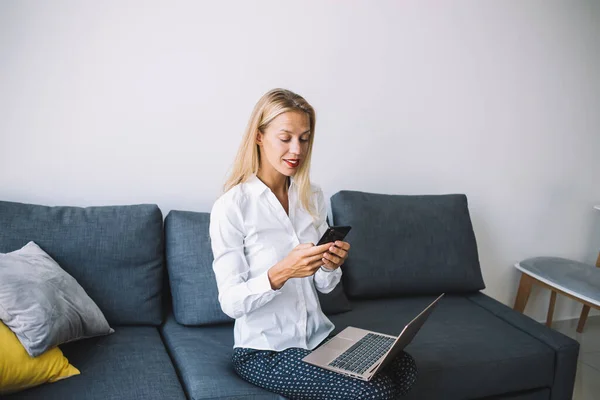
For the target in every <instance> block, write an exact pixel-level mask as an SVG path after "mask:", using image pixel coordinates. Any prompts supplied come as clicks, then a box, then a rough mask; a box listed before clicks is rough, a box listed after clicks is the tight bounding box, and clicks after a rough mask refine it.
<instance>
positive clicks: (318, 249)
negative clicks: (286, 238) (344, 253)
mask: <svg viewBox="0 0 600 400" xmlns="http://www.w3.org/2000/svg"><path fill="white" fill-rule="evenodd" d="M332 244H333V243H332V242H329V243H325V244H322V245H320V246H313V247H312V248H311V249H310V250H307V252H306V255H307V256H314V255H316V254H321V253H325V252H326V251H327V249H329V248H330V247H331V245H332Z"/></svg>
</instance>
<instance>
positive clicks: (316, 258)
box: [306, 253, 325, 265]
mask: <svg viewBox="0 0 600 400" xmlns="http://www.w3.org/2000/svg"><path fill="white" fill-rule="evenodd" d="M323 254H325V253H323ZM323 254H317V255H314V256H310V257H307V258H306V261H307V263H308V264H309V265H310V264H312V263H314V262H315V261H319V260H321V259H323Z"/></svg>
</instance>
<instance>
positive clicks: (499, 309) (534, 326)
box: [467, 292, 579, 400]
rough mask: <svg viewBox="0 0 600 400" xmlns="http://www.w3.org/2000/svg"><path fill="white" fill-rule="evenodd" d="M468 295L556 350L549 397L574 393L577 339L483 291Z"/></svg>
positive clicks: (557, 399) (567, 396)
mask: <svg viewBox="0 0 600 400" xmlns="http://www.w3.org/2000/svg"><path fill="white" fill-rule="evenodd" d="M467 298H468V299H469V300H470V301H472V302H473V303H475V304H477V305H479V306H480V307H482V308H484V309H486V310H487V311H489V312H491V313H492V314H494V315H496V316H497V317H498V318H500V319H502V320H504V321H506V322H507V323H508V324H510V325H512V326H514V327H515V328H517V329H520V330H521V331H523V332H525V333H527V334H528V335H530V336H532V337H534V338H536V339H537V340H539V341H540V342H542V343H545V344H546V345H547V346H548V347H550V348H551V349H553V350H554V351H555V365H554V384H553V385H552V388H551V396H550V399H551V400H563V399H570V398H571V397H572V396H573V389H574V386H575V375H576V373H577V358H578V356H579V342H577V341H576V340H574V339H571V338H570V337H568V336H566V335H563V334H562V333H560V332H557V331H555V330H552V329H550V328H548V327H547V326H545V325H542V324H540V323H539V322H537V321H534V320H533V319H531V318H529V317H528V316H526V315H523V314H521V313H519V312H517V311H514V310H513V309H511V308H510V307H507V306H506V305H504V304H502V303H500V302H499V301H497V300H494V299H492V298H491V297H489V296H487V295H485V294H483V293H480V292H479V293H476V294H473V295H469V296H467Z"/></svg>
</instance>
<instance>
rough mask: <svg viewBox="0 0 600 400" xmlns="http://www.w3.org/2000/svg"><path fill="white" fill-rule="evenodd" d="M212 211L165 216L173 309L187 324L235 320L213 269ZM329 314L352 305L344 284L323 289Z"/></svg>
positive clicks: (184, 212) (176, 315) (181, 320)
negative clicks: (225, 308)
mask: <svg viewBox="0 0 600 400" xmlns="http://www.w3.org/2000/svg"><path fill="white" fill-rule="evenodd" d="M209 224H210V214H209V213H202V212H191V211H171V212H169V214H168V215H167V218H166V219H165V242H166V257H167V269H168V271H169V281H170V286H171V293H172V297H173V312H174V315H175V319H176V320H177V322H179V323H180V324H183V325H188V326H194V325H207V324H218V323H227V322H231V321H233V320H232V319H231V318H230V317H228V316H227V315H226V314H225V313H224V312H223V311H222V310H221V305H220V304H219V299H218V289H217V281H216V278H215V274H214V271H213V269H212V263H213V253H212V248H211V245H210V235H209V231H208V228H209ZM319 301H320V303H321V307H322V309H323V312H325V314H329V315H331V314H335V313H339V312H343V311H347V310H349V309H350V305H349V303H348V300H347V298H346V295H345V294H344V291H343V288H342V286H341V285H338V287H336V288H335V289H334V290H333V291H332V292H330V293H329V294H323V293H319Z"/></svg>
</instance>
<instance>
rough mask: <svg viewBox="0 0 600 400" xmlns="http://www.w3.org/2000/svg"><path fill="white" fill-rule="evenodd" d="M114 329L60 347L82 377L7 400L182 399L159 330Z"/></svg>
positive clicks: (18, 394) (26, 392) (183, 398)
mask: <svg viewBox="0 0 600 400" xmlns="http://www.w3.org/2000/svg"><path fill="white" fill-rule="evenodd" d="M114 328H115V333H113V334H112V335H109V336H100V337H96V338H92V339H86V340H80V341H78V342H74V343H69V344H67V345H64V346H61V348H62V350H63V353H64V354H65V356H66V357H67V358H68V359H69V361H70V362H71V364H72V365H73V366H75V367H77V368H78V369H79V370H80V371H81V375H78V376H74V377H72V378H69V379H65V380H62V381H60V382H56V383H53V384H51V385H42V386H38V387H35V388H33V389H28V390H25V391H23V392H19V393H15V394H14V395H10V396H7V400H12V399H44V400H81V399H85V400H163V399H169V400H171V399H173V400H178V399H180V400H185V394H184V392H183V388H182V387H181V385H180V383H179V380H178V378H177V374H176V372H175V368H174V366H173V364H172V363H171V360H170V358H169V354H168V353H167V350H166V348H165V346H164V344H163V342H162V339H161V337H160V333H159V332H158V328H156V327H152V326H115V327H114ZM188 356H189V357H193V358H198V357H195V355H192V354H189V355H188Z"/></svg>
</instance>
